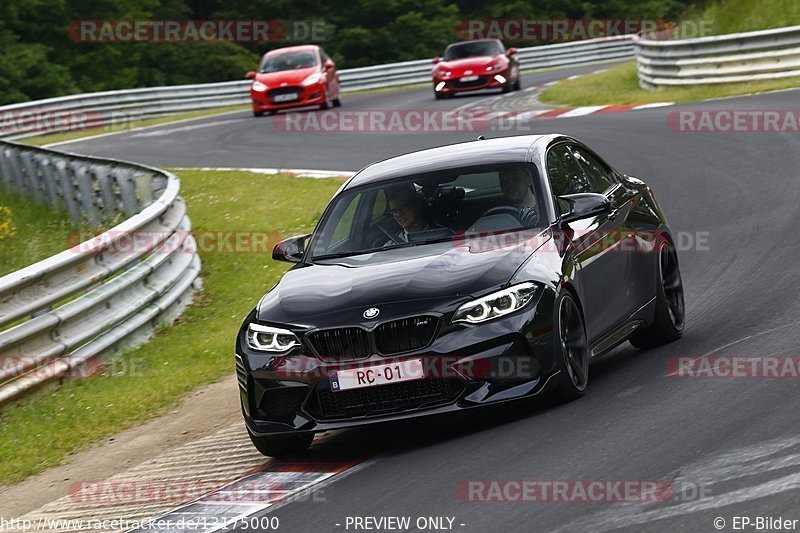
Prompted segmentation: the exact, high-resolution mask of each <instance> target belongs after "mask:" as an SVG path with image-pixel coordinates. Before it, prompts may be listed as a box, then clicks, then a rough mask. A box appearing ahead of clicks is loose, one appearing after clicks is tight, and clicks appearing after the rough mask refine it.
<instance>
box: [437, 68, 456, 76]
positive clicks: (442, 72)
mask: <svg viewBox="0 0 800 533" xmlns="http://www.w3.org/2000/svg"><path fill="white" fill-rule="evenodd" d="M436 74H438V75H439V76H442V77H443V78H447V77H448V76H450V74H452V72H450V71H449V70H445V69H442V68H437V69H436Z"/></svg>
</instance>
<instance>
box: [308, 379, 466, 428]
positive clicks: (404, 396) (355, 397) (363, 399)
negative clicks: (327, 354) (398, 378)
mask: <svg viewBox="0 0 800 533" xmlns="http://www.w3.org/2000/svg"><path fill="white" fill-rule="evenodd" d="M463 390H464V385H463V383H462V382H460V381H458V380H454V379H418V380H415V381H406V382H403V383H394V384H391V385H381V386H378V387H366V388H363V389H355V390H346V391H339V392H333V391H331V390H330V389H328V388H318V389H317V394H316V402H314V403H312V404H310V405H309V406H308V409H309V412H310V413H311V414H312V415H314V416H316V417H318V418H328V419H330V418H348V417H354V416H370V415H380V414H385V413H391V412H399V411H407V410H410V409H419V408H422V407H434V406H436V405H442V404H446V403H450V402H453V401H455V400H456V398H458V395H459V394H461V392H462V391H463ZM312 398H313V396H312Z"/></svg>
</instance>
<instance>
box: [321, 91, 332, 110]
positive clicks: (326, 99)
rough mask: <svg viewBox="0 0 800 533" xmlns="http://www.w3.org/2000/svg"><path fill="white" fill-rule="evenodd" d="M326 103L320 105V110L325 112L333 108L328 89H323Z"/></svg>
mask: <svg viewBox="0 0 800 533" xmlns="http://www.w3.org/2000/svg"><path fill="white" fill-rule="evenodd" d="M323 96H324V98H325V99H324V101H323V102H322V103H321V104H319V108H320V109H322V110H323V111H325V110H326V109H330V108H332V107H333V101H332V100H329V99H328V89H323Z"/></svg>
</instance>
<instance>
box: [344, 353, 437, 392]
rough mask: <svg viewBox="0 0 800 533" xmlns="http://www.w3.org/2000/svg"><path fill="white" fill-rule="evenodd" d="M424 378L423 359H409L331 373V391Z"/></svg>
mask: <svg viewBox="0 0 800 533" xmlns="http://www.w3.org/2000/svg"><path fill="white" fill-rule="evenodd" d="M423 377H425V372H424V370H423V368H422V359H408V360H406V361H400V362H397V363H389V364H386V365H374V366H366V367H362V368H351V369H349V370H337V371H335V372H332V373H331V375H330V380H331V390H332V391H334V392H338V391H343V390H350V389H360V388H363V387H377V386H379V385H388V384H390V383H400V382H402V381H413V380H415V379H422V378H423Z"/></svg>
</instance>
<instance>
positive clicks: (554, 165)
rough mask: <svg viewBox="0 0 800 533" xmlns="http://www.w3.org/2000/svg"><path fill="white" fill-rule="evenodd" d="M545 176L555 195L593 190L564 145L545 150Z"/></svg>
mask: <svg viewBox="0 0 800 533" xmlns="http://www.w3.org/2000/svg"><path fill="white" fill-rule="evenodd" d="M547 176H548V178H549V179H550V188H551V189H552V190H553V194H554V195H555V196H563V195H565V194H576V193H581V192H593V191H592V187H591V184H590V183H589V180H588V179H587V178H586V174H585V173H584V172H583V169H582V168H581V166H580V164H578V162H577V161H576V160H575V158H574V157H573V156H572V153H571V152H570V151H569V149H568V148H567V147H566V146H565V145H560V146H556V147H554V148H551V149H550V151H549V152H547Z"/></svg>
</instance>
